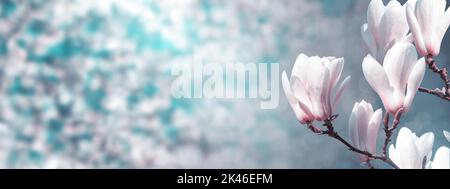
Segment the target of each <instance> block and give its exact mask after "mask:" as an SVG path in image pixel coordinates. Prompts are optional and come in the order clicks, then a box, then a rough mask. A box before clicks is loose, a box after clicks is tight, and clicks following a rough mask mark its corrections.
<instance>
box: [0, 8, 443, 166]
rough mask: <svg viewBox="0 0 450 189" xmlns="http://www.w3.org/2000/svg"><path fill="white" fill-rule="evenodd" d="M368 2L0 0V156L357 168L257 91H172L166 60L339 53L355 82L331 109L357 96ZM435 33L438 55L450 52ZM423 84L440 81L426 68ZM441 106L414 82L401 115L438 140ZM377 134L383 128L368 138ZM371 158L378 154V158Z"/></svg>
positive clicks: (34, 162)
mask: <svg viewBox="0 0 450 189" xmlns="http://www.w3.org/2000/svg"><path fill="white" fill-rule="evenodd" d="M368 3H369V1H368V0H364V1H361V0H358V1H357V0H280V1H270V0H260V1H250V0H248V1H247V0H235V1H220V0H211V1H208V0H184V1H178V0H165V1H153V0H129V1H123V0H97V1H91V0H2V1H1V3H0V99H1V100H0V167H6V168H57V167H65V168H78V167H88V168H362V166H360V165H359V162H358V158H357V156H356V155H355V154H352V153H351V152H348V151H347V150H346V149H345V148H344V147H343V146H342V145H341V144H338V143H336V142H335V141H333V140H332V139H329V138H326V137H319V136H315V135H313V134H311V133H310V132H309V131H308V130H307V129H306V128H305V127H304V126H301V125H299V124H298V123H297V121H296V120H295V116H294V114H293V113H292V112H291V109H290V108H289V107H288V105H287V102H286V100H285V98H284V94H283V93H282V92H281V91H280V94H281V98H280V99H281V100H280V106H279V107H278V108H277V109H274V110H261V109H260V108H259V101H257V100H219V99H209V100H206V99H205V100H180V99H173V98H172V97H171V95H170V85H171V82H172V80H173V77H172V76H171V75H170V68H171V66H172V65H174V64H177V63H180V62H181V63H182V62H189V61H190V60H192V57H193V56H197V57H203V58H205V59H207V60H210V61H216V62H224V63H226V62H230V61H238V62H277V63H280V66H281V69H282V70H284V69H286V70H289V71H290V69H291V68H292V66H293V62H294V60H295V58H296V57H297V55H298V54H299V53H306V54H308V55H320V56H337V57H345V59H346V62H345V68H344V74H343V75H352V77H353V80H352V85H351V87H350V88H349V90H348V91H347V92H346V93H345V95H344V97H343V99H342V101H341V103H340V106H339V107H338V110H336V113H339V114H340V117H339V119H338V120H337V122H336V128H337V130H338V131H339V132H341V133H342V135H344V136H345V137H347V120H348V116H349V112H350V111H351V108H352V107H353V104H354V103H355V102H356V101H360V100H362V99H365V100H367V101H369V102H371V103H373V104H374V106H375V107H376V108H381V102H380V100H379V99H378V97H377V96H376V95H375V94H374V93H373V92H372V90H371V89H370V87H369V85H368V84H367V82H366V81H365V79H364V78H363V75H362V71H361V62H362V59H363V57H364V56H365V53H364V52H363V50H362V40H361V38H360V27H361V25H362V24H363V23H364V22H366V16H365V15H366V9H367V5H368ZM449 41H450V37H449V35H447V36H446V38H445V40H444V42H443V47H442V51H441V55H440V56H439V57H438V58H437V61H438V62H439V65H441V66H444V65H446V66H448V65H449V64H448V62H450V60H449V58H448V54H449V53H450V45H449V44H450V43H449ZM423 85H424V86H427V87H429V88H435V87H439V86H440V80H439V78H438V77H436V76H435V75H432V74H431V73H427V75H426V79H425V81H424V83H423ZM449 123H450V104H448V103H447V102H443V101H441V100H439V99H437V98H435V97H432V96H429V95H425V94H418V95H417V97H416V99H415V102H414V105H413V107H412V110H411V111H410V112H408V114H407V115H406V116H405V117H404V119H403V122H402V124H401V126H407V127H409V128H411V129H412V130H413V131H415V132H417V133H418V134H422V133H424V132H429V131H432V132H434V133H435V135H436V137H435V138H436V142H435V150H436V149H437V147H438V146H441V145H448V142H446V141H445V140H444V137H443V135H442V130H443V129H446V130H450V126H449V125H450V124H449ZM379 142H380V143H381V140H380V141H379ZM380 166H381V165H380Z"/></svg>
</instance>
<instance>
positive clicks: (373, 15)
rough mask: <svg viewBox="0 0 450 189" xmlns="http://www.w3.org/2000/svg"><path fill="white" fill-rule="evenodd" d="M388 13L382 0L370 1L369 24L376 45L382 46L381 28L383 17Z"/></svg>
mask: <svg viewBox="0 0 450 189" xmlns="http://www.w3.org/2000/svg"><path fill="white" fill-rule="evenodd" d="M385 11H386V7H385V6H384V4H383V1H382V0H372V1H370V4H369V8H368V10H367V23H368V27H369V30H370V32H371V33H372V34H373V35H374V40H375V44H377V46H378V44H380V42H379V41H380V37H379V36H378V35H379V28H380V22H381V17H382V16H383V14H384V12H385Z"/></svg>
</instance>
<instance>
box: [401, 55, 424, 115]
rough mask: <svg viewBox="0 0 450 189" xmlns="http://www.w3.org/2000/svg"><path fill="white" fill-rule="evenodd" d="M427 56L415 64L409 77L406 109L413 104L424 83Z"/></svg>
mask: <svg viewBox="0 0 450 189" xmlns="http://www.w3.org/2000/svg"><path fill="white" fill-rule="evenodd" d="M425 66H426V64H425V58H421V59H420V60H419V61H418V62H417V63H416V65H414V68H413V70H412V71H411V74H410V75H409V78H408V87H407V89H406V97H405V102H404V108H405V111H408V109H409V108H410V107H411V104H412V102H413V100H414V97H415V96H416V93H417V91H418V90H419V87H420V84H421V83H422V80H423V77H424V75H425Z"/></svg>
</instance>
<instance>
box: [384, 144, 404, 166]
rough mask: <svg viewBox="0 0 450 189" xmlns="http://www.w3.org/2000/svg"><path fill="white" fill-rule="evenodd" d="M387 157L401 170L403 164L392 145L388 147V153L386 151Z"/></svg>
mask: <svg viewBox="0 0 450 189" xmlns="http://www.w3.org/2000/svg"><path fill="white" fill-rule="evenodd" d="M388 154H389V155H388V156H389V159H391V160H392V162H394V163H395V164H396V165H397V166H398V167H400V168H402V167H403V162H402V161H401V160H400V158H399V156H398V154H397V150H396V149H395V147H394V145H393V144H391V145H390V146H389V151H388Z"/></svg>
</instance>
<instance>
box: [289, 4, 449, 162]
mask: <svg viewBox="0 0 450 189" xmlns="http://www.w3.org/2000/svg"><path fill="white" fill-rule="evenodd" d="M445 8H446V1H445V0H409V1H408V2H406V3H405V4H404V5H401V4H400V3H399V2H398V1H396V0H392V1H390V2H389V3H388V4H387V5H384V3H383V1H382V0H372V1H371V2H370V5H369V8H368V11H367V20H368V22H367V23H366V24H364V25H363V26H362V28H361V34H362V38H363V41H364V43H365V47H366V50H367V52H368V55H367V56H366V57H365V58H364V60H363V61H362V68H363V69H362V71H363V73H364V76H365V78H366V80H367V82H368V83H369V85H370V86H371V88H372V89H373V90H374V91H375V92H376V93H377V94H378V96H379V97H380V99H381V101H382V102H383V106H384V109H385V111H386V112H387V113H386V115H387V116H388V115H389V114H391V115H396V114H399V113H401V114H405V113H407V112H408V110H409V109H410V107H411V105H412V102H413V99H414V97H415V95H416V93H417V92H418V89H419V87H420V85H421V83H422V80H423V78H424V75H425V71H426V58H429V57H434V56H437V55H438V54H439V52H440V48H441V42H442V39H443V37H444V34H445V33H446V31H447V29H448V27H449V25H450V10H447V11H446V10H445ZM419 56H420V57H421V58H420V57H419ZM343 67H344V59H343V58H335V57H324V58H320V57H317V56H314V57H308V56H306V55H304V54H300V55H299V56H298V58H297V60H296V62H295V64H294V67H293V69H292V73H291V76H290V79H288V76H287V74H286V72H283V75H282V85H283V88H284V92H285V94H286V97H287V99H288V102H289V104H290V106H291V108H292V109H293V111H294V113H295V115H296V117H297V119H298V120H299V122H300V123H302V124H308V125H311V124H313V123H314V121H324V120H331V118H332V117H333V116H334V113H333V110H334V108H335V106H336V103H337V101H338V100H339V97H340V96H341V94H342V92H343V90H344V89H345V88H346V86H347V85H348V83H349V80H350V76H348V77H347V78H345V79H344V80H343V82H342V83H341V84H340V85H339V86H338V87H337V89H336V90H334V89H335V88H336V86H337V84H338V83H339V80H340V78H341V73H342V70H343ZM382 124H383V110H382V109H378V110H376V111H374V109H373V107H372V105H371V104H370V103H368V102H366V101H364V100H363V101H361V102H359V103H356V104H355V106H354V108H353V110H352V113H351V116H350V119H349V136H350V138H351V143H352V144H353V145H354V146H355V147H356V148H358V149H359V150H360V151H364V152H367V153H370V154H377V145H376V144H377V136H378V134H379V130H380V126H381V125H382ZM394 129H395V128H394ZM444 134H445V136H446V137H447V139H449V138H450V137H449V135H450V134H449V133H447V132H445V131H444ZM449 142H450V139H449ZM433 143H434V135H433V133H426V134H424V135H422V136H421V137H417V136H416V134H414V133H413V132H411V131H410V130H409V129H408V128H405V127H404V128H401V129H400V131H399V133H398V137H397V141H396V144H395V147H394V145H391V146H390V147H389V153H388V154H389V157H388V158H390V160H391V161H392V162H393V163H395V165H396V166H397V167H398V168H435V169H436V168H437V169H449V168H450V148H448V147H445V146H443V147H440V148H439V149H438V150H437V152H436V153H435V155H434V159H433V161H431V157H432V148H433ZM359 157H360V160H361V161H362V162H368V160H370V159H371V158H372V157H369V156H368V155H365V154H360V156H359Z"/></svg>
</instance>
